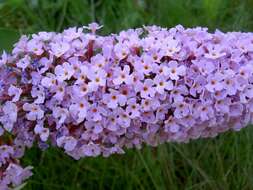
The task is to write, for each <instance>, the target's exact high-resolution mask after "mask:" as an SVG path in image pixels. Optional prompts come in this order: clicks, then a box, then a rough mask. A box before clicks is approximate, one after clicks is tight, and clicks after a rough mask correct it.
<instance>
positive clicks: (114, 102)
mask: <svg viewBox="0 0 253 190" xmlns="http://www.w3.org/2000/svg"><path fill="white" fill-rule="evenodd" d="M103 101H104V103H105V104H107V107H108V108H112V109H115V108H116V107H118V106H124V105H125V103H126V97H125V96H124V95H122V94H119V93H118V91H115V90H111V92H110V94H104V95H103Z"/></svg>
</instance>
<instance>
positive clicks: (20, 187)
mask: <svg viewBox="0 0 253 190" xmlns="http://www.w3.org/2000/svg"><path fill="white" fill-rule="evenodd" d="M25 186H26V183H23V184H21V185H20V186H18V187H15V188H14V189H13V190H21V189H23V188H24V187H25Z"/></svg>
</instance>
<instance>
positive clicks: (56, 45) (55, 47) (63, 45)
mask: <svg viewBox="0 0 253 190" xmlns="http://www.w3.org/2000/svg"><path fill="white" fill-rule="evenodd" d="M50 46H51V52H52V54H53V55H54V56H56V57H60V56H62V55H64V54H65V53H66V52H67V51H68V50H69V49H70V45H69V43H67V42H63V41H57V42H52V43H51V44H50Z"/></svg>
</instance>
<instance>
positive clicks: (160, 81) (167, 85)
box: [154, 75, 173, 94]
mask: <svg viewBox="0 0 253 190" xmlns="http://www.w3.org/2000/svg"><path fill="white" fill-rule="evenodd" d="M154 83H155V85H156V91H157V92H158V93H160V94H163V93H164V90H172V89H173V82H172V81H171V80H168V79H166V77H164V76H159V75H157V76H156V77H155V78H154Z"/></svg>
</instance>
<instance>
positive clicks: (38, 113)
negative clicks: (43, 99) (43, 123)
mask: <svg viewBox="0 0 253 190" xmlns="http://www.w3.org/2000/svg"><path fill="white" fill-rule="evenodd" d="M23 110H24V111H27V112H28V113H27V114H26V118H27V119H28V120H30V121H35V120H37V119H38V120H39V119H42V118H43V117H44V111H43V110H42V109H41V108H40V106H39V105H38V104H35V103H31V104H29V103H25V104H24V105H23Z"/></svg>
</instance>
